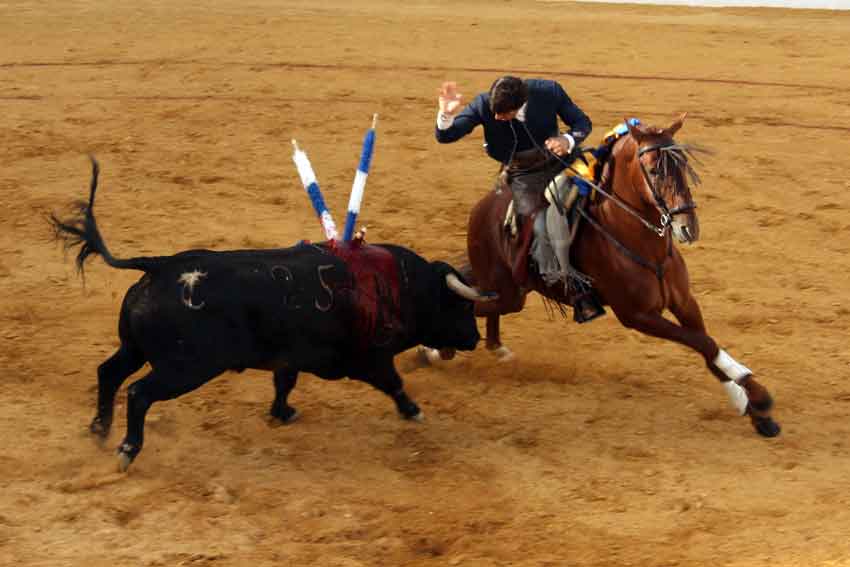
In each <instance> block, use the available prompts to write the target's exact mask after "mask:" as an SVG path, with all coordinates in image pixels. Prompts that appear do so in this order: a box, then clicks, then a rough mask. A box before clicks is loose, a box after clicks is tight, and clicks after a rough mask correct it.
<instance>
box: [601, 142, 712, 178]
mask: <svg viewBox="0 0 850 567" xmlns="http://www.w3.org/2000/svg"><path fill="white" fill-rule="evenodd" d="M641 131H642V132H643V133H644V134H646V135H648V136H662V135H663V134H664V131H663V130H661V129H659V128H656V127H654V126H644V127H643V128H642V129H641ZM626 140H630V141H631V142H632V143H633V144H635V149H637V145H638V144H637V140H635V139H634V137H633V136H631V135H630V134H629V135H626V136H623V137H621V138H620V139H619V140H617V141H616V142H615V143H614V146H613V147H612V148H611V161H612V162H613V161H614V160H615V159H616V157H617V155H618V154H619V152H620V151H622V148H623V146H624V145H625V144H626ZM669 140H670V142H672V144H671V145H669V146H663V147H661V148H659V151H660V157H659V159H658V176H659V178H660V179H661V180H664V179H667V177H668V176H670V175H671V174H672V173H673V172H675V171H679V170H680V171H682V174H683V176H685V177H687V179H689V180H690V182H691V184H692V185H699V184H701V183H702V179H700V176H699V174H698V173H697V172H696V169H695V168H694V166H693V164H694V163H695V164H697V165H703V162H702V161H701V160H700V158H699V156H700V155H712V154H713V152H712V151H711V150H710V149H708V148H707V147H705V146H701V145H698V144H693V143H678V142H675V141H674V140H673V139H672V138H669ZM682 190H683V188H682V187H680V186H679V184H678V183H676V187H675V191H676V192H681V191H682Z"/></svg>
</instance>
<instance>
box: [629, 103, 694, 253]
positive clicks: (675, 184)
mask: <svg viewBox="0 0 850 567" xmlns="http://www.w3.org/2000/svg"><path fill="white" fill-rule="evenodd" d="M685 116H686V115H685V114H683V115H682V116H680V117H679V118H678V119H677V120H676V121H675V122H673V124H671V125H670V126H669V127H667V128H664V129H659V128H655V127H651V126H643V125H640V124H638V125H633V124H631V123H630V122H629V121H628V120H627V121H626V125H627V126H628V128H629V134H631V136H632V138H633V139H634V141H635V143H636V145H637V147H636V150H635V153H634V160H633V164H634V167H636V168H637V169H638V170H637V171H634V175H633V177H632V178H633V179H635V183H634V185H635V188H636V189H637V190H638V191H639V192H641V199H642V200H643V201H645V202H646V203H649V204H650V205H652V206H654V207H655V208H656V209H658V212H659V214H660V226H661V228H666V227H667V226H670V227H672V229H673V234H674V235H675V236H676V238H677V239H678V240H679V242H683V243H686V244H690V243H692V242H696V241H697V239H699V220H698V219H697V214H696V203H694V201H693V197H692V196H691V188H690V185H689V181H690V182H691V183H693V184H694V185H696V184H698V183H699V177H698V176H697V174H696V172H695V171H694V169H693V167H692V166H691V164H690V163H689V162H688V158H689V157H693V155H692V153H691V148H690V147H688V146H686V145H682V144H677V143H676V142H675V141H674V140H673V136H674V135H675V134H676V132H678V131H679V129H680V128H681V127H682V124H683V123H684V120H685Z"/></svg>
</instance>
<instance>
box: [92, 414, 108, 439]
mask: <svg viewBox="0 0 850 567" xmlns="http://www.w3.org/2000/svg"><path fill="white" fill-rule="evenodd" d="M110 426H111V424H106V423H104V422H103V420H101V419H100V418H99V417H95V418H94V419H93V420H91V425H89V431H90V432H91V433H92V435H95V436H96V437H97V438H98V439H99V440H100V441H103V440H104V439H106V437H107V436H108V435H109V430H110V429H111V427H110Z"/></svg>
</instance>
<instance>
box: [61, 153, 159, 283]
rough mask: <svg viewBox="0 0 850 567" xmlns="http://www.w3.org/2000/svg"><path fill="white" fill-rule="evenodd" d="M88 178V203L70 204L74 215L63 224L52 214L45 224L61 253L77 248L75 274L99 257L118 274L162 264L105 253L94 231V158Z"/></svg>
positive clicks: (156, 260)
mask: <svg viewBox="0 0 850 567" xmlns="http://www.w3.org/2000/svg"><path fill="white" fill-rule="evenodd" d="M90 159H91V163H92V177H91V186H90V190H89V202H88V203H85V202H83V201H77V202H76V203H74V208H75V209H76V214H75V215H73V216H72V217H71V218H68V219H66V220H61V219H59V218H58V217H57V216H56V215H55V214H51V215H50V218H49V219H48V222H49V223H50V225H51V227H52V228H53V232H54V238H55V239H56V240H59V241H61V242H62V245H63V246H64V248H65V250H70V249H71V248H74V247H76V246H79V247H80V252H79V253H78V254H77V260H76V264H77V271H79V272H80V274H83V275H85V263H86V260H88V259H89V257H90V256H93V255H95V256H96V255H100V256H101V257H103V260H104V261H105V262H106V263H107V264H109V265H110V266H112V267H113V268H118V269H120V270H141V271H143V272H151V271H153V270H155V269H156V268H157V267H158V266H159V265H161V264H162V260H161V259H160V258H148V257H138V258H129V259H126V260H124V259H120V258H116V257H115V256H113V255H112V254H111V253H110V252H109V248H107V247H106V243H105V242H104V241H103V237H102V236H101V235H100V231H99V230H98V229H97V222H96V221H95V218H94V197H95V192H96V191H97V176H98V174H99V173H100V166H99V165H98V163H97V160H96V159H94V157H91V158H90Z"/></svg>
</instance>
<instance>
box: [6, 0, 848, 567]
mask: <svg viewBox="0 0 850 567" xmlns="http://www.w3.org/2000/svg"><path fill="white" fill-rule="evenodd" d="M186 4H187V3H183V2H177V3H174V2H164V1H162V0H154V1H151V2H133V3H129V2H117V1H114V0H106V1H100V2H94V1H91V0H79V1H70V2H62V3H58V2H50V3H48V2H34V1H11V2H4V3H2V4H0V37H2V40H0V43H2V46H3V49H2V55H0V78H2V80H1V81H0V109H2V112H0V147H1V148H2V152H0V195H1V196H2V207H0V227H2V228H1V229H0V300H2V303H0V368H2V371H3V379H2V382H0V440H2V451H0V488H1V490H0V564H2V565H27V566H35V565H38V566H65V565H81V566H92V567H101V566H104V567H105V566H114V565H122V566H123V565H128V566H132V565H144V566H147V565H162V566H171V565H193V566H196V565H215V566H231V565H252V566H265V565H293V566H294V565H321V566H329V567H359V566H373V565H376V566H396V565H398V566H438V565H439V566H442V565H449V566H454V565H474V566H488V565H514V566H527V567H532V566H544V565H545V566H562V565H563V566H618V565H634V566H659V567H660V566H673V565H681V566H712V567H717V566H749V565H772V566H785V565H801V566H811V565H850V496H848V489H850V419H848V416H850V385H848V383H847V379H846V378H847V374H848V372H850V352H848V349H847V346H846V344H847V342H846V341H847V339H846V336H847V332H848V315H850V305H848V304H847V297H848V284H847V277H848V276H847V274H848V271H850V260H848V252H849V251H850V242H848V240H847V234H848V228H850V220H848V218H847V212H848V209H850V197H848V189H850V181H848V176H847V168H848V156H850V136H848V134H850V103H848V89H850V60H848V58H847V53H848V49H850V32H848V30H850V13H837V12H819V11H783V10H750V9H726V10H719V9H686V8H682V7H669V8H666V7H646V6H645V7H630V6H625V5H600V4H574V3H570V2H533V1H530V0H528V1H517V2H492V1H486V2H468V1H464V2H428V3H421V2H391V1H389V0H364V1H362V2H361V1H358V2H353V3H352V2H348V1H343V0H326V1H324V2H305V1H301V0H292V1H287V2H274V1H271V0H251V1H249V2H244V1H236V0H216V1H214V2H207V3H200V4H198V5H192V6H187V5H186ZM507 71H510V72H514V73H515V74H519V75H521V76H525V77H529V76H540V77H549V78H554V79H557V80H559V81H561V82H562V83H563V84H564V85H565V87H566V88H567V90H568V92H569V93H571V95H572V96H573V98H574V99H575V100H576V102H578V103H579V104H580V105H581V106H582V107H583V108H584V109H585V110H586V111H587V112H588V114H590V116H591V117H592V118H593V121H594V123H595V125H596V129H595V131H594V134H593V137H592V140H593V141H594V142H596V141H598V140H599V138H600V137H601V135H602V134H603V133H604V132H605V131H606V130H607V129H608V128H610V127H611V126H612V125H614V124H615V123H616V122H617V121H618V120H620V119H622V117H623V116H639V117H641V118H642V119H643V120H644V121H645V122H650V123H656V124H660V125H666V124H668V123H669V122H670V121H671V120H672V119H673V117H674V116H676V115H677V114H678V113H680V112H684V111H687V112H689V113H690V114H689V118H688V119H687V122H686V125H685V127H684V129H683V130H682V132H681V134H680V135H679V136H678V138H679V139H681V140H684V141H691V142H698V143H701V144H704V145H707V146H710V147H712V148H713V149H714V150H715V151H716V155H715V156H713V157H712V158H710V159H709V160H708V161H707V162H706V163H705V164H704V166H703V167H702V168H701V170H700V171H701V173H702V175H703V178H704V185H703V186H702V187H700V188H698V189H697V191H696V194H695V196H696V198H697V200H698V203H699V214H700V221H701V225H702V240H701V241H700V242H699V243H698V244H697V245H695V246H693V247H689V248H687V249H685V250H683V253H684V255H685V257H686V260H687V262H688V265H689V267H690V270H691V275H692V280H693V288H694V290H695V293H696V296H697V297H698V299H699V301H700V303H701V305H702V308H703V312H704V315H705V318H706V322H707V324H708V325H709V330H710V332H711V333H712V334H713V336H715V337H716V338H717V340H718V342H720V343H721V344H722V345H723V346H724V347H725V348H726V349H727V350H728V351H729V352H730V353H731V354H732V355H733V356H735V357H736V358H738V359H739V360H740V361H741V362H743V363H744V364H746V365H748V366H749V367H751V368H752V369H753V370H754V371H755V373H756V375H757V376H758V377H759V379H761V380H762V381H763V383H764V384H765V385H766V386H768V387H769V388H770V389H771V391H772V393H773V394H774V396H775V398H776V401H777V406H776V412H775V417H776V418H777V420H778V421H779V422H780V423H781V424H782V426H783V434H782V435H781V436H780V437H778V438H776V439H770V440H766V439H763V438H760V437H758V436H757V435H756V434H755V432H754V431H753V429H752V427H751V426H750V424H749V421H748V420H747V419H746V418H739V417H737V416H735V415H734V412H733V410H732V409H731V407H730V406H729V404H728V403H727V400H726V398H725V394H724V392H723V390H722V389H721V387H720V386H719V385H718V383H717V382H716V380H715V379H714V378H713V377H712V376H711V375H710V374H709V372H708V371H707V370H706V369H705V368H704V367H703V365H702V362H701V360H700V359H699V357H698V356H697V355H695V354H693V353H691V352H689V351H687V350H686V349H684V348H682V347H679V346H676V345H673V344H665V343H661V342H659V341H656V340H652V339H649V338H645V337H643V336H640V335H638V334H636V333H634V332H630V331H626V330H624V329H623V328H622V327H620V325H619V324H618V323H617V322H616V320H615V319H614V317H613V316H611V315H609V316H608V317H606V318H604V319H602V320H598V321H595V322H593V323H590V324H588V325H584V326H578V325H576V324H574V323H573V322H571V321H562V320H560V319H551V318H549V317H548V316H547V314H546V311H545V309H544V307H543V304H542V302H541V301H540V299H539V298H538V297H531V298H529V303H528V307H527V309H526V310H525V312H523V313H522V314H520V315H513V316H510V317H508V318H507V319H506V320H505V321H504V322H503V330H504V335H503V336H504V338H505V342H506V344H508V345H509V346H510V347H511V348H513V349H514V351H515V352H516V354H517V360H516V361H515V362H512V363H509V364H501V365H500V364H497V363H496V362H495V361H494V360H493V359H492V357H491V356H490V355H489V354H488V353H487V352H486V351H484V350H483V349H482V350H479V351H476V352H473V353H468V354H465V355H463V356H460V357H459V358H458V359H457V360H455V361H453V362H451V363H449V364H446V365H444V366H442V367H440V368H416V365H415V356H414V353H413V352H408V353H404V354H402V355H400V356H399V359H398V362H399V367H400V369H401V370H402V372H403V374H404V375H405V378H406V383H407V385H408V391H409V392H410V394H411V396H412V397H413V398H414V399H416V400H417V401H418V402H419V404H420V405H421V406H422V409H423V410H424V412H425V414H426V416H427V417H426V421H425V422H424V423H422V424H417V423H408V422H405V421H402V420H400V419H399V418H398V417H397V415H396V413H395V410H394V407H393V406H392V403H391V402H390V401H389V400H388V399H386V398H385V397H384V396H383V395H382V394H379V393H377V392H376V391H373V390H372V389H371V388H370V387H368V386H366V385H363V384H360V383H354V382H349V381H341V382H324V381H321V380H318V379H316V378H314V377H310V376H305V377H304V378H302V380H301V382H300V384H299V386H298V387H297V389H296V390H295V392H294V394H293V403H294V404H295V405H296V406H297V407H298V408H299V409H300V411H301V412H302V418H301V419H300V421H298V422H296V423H295V424H293V425H291V426H287V427H273V426H272V424H270V423H269V421H268V420H267V418H266V415H267V412H268V408H269V405H270V403H271V400H272V393H273V390H272V384H271V379H270V375H269V374H268V373H263V372H254V371H248V372H245V373H244V374H229V375H225V376H222V377H221V378H219V379H217V380H216V381H214V382H212V383H210V384H208V385H207V386H205V387H204V388H202V389H200V390H198V391H195V392H193V393H191V394H189V395H186V396H184V397H182V398H180V399H178V400H175V401H172V402H166V403H162V404H158V405H155V406H154V408H153V409H152V410H151V412H150V414H149V418H148V429H147V432H148V435H147V437H146V440H145V441H146V444H145V450H144V451H143V452H142V454H141V456H140V457H139V459H138V460H137V461H136V462H135V463H134V465H133V466H132V467H131V469H130V471H129V473H128V474H120V473H118V472H117V460H116V457H115V455H114V449H115V446H116V445H117V444H118V443H119V441H120V440H121V438H122V436H123V433H124V425H125V420H124V412H125V395H126V388H122V390H121V392H120V393H119V396H118V407H117V410H116V411H117V417H116V423H115V427H114V429H113V433H112V435H111V437H110V438H109V440H108V442H107V443H106V444H105V445H104V446H99V445H97V444H96V443H95V442H94V441H93V440H92V439H91V437H90V435H89V434H88V431H87V427H88V423H89V421H90V420H91V418H92V416H93V415H94V401H95V392H96V390H95V388H96V369H97V365H98V364H99V363H100V362H101V361H102V360H104V359H105V358H106V357H107V356H108V355H109V354H110V353H111V352H112V351H113V350H114V349H115V347H116V345H117V344H118V343H117V337H116V326H117V314H118V310H119V306H120V301H121V299H122V297H123V294H124V292H125V290H126V289H127V287H128V286H129V285H130V284H131V283H132V282H134V281H135V280H136V279H137V278H138V276H139V274H138V273H135V272H120V271H116V270H113V269H110V268H107V267H106V266H105V265H104V264H103V263H102V262H101V261H100V260H95V261H94V262H92V263H91V266H90V269H89V271H88V274H87V280H86V286H85V287H83V285H82V283H81V281H80V280H79V278H78V277H77V276H76V274H75V272H74V269H73V266H72V263H71V260H72V258H71V257H67V258H65V257H63V253H62V251H61V249H60V248H59V247H58V246H57V245H56V244H55V243H53V242H51V240H50V236H51V234H50V231H49V229H48V226H47V224H46V222H45V220H44V216H45V214H47V213H49V212H51V211H54V210H56V211H60V212H61V211H66V210H67V207H68V205H69V204H70V203H71V202H72V201H73V200H75V199H79V198H83V197H84V196H85V195H86V191H87V184H88V180H89V164H88V162H87V158H86V154H87V153H89V152H90V153H93V154H95V155H96V156H97V157H98V158H99V160H100V162H101V166H102V176H101V180H102V183H101V189H100V193H99V204H98V215H99V220H100V226H101V229H102V231H103V233H104V235H105V238H106V240H107V242H108V243H109V245H110V247H111V249H112V251H113V252H114V253H115V254H116V255H118V256H124V257H127V256H131V255H138V254H167V253H173V252H177V251H179V250H183V249H187V248H196V247H209V248H212V249H216V250H224V249H233V248H244V247H277V246H284V245H290V244H293V243H295V242H296V241H297V240H299V239H301V238H309V239H319V238H320V236H321V231H320V229H319V226H318V224H317V223H316V220H315V218H314V216H313V214H312V211H311V209H310V207H309V204H308V201H307V199H306V197H305V195H304V192H303V190H302V189H301V186H300V182H299V179H298V176H297V174H296V171H295V168H294V165H293V163H292V160H291V154H292V151H291V146H290V139H291V138H297V139H298V141H299V142H300V143H301V145H302V146H303V147H304V148H305V149H306V150H307V151H308V153H309V155H310V158H311V160H312V162H313V164H314V166H315V168H316V171H317V173H318V176H319V180H320V183H321V185H322V187H323V189H324V192H325V195H326V198H327V200H328V202H329V205H330V207H331V209H332V210H333V211H334V212H335V214H336V217H337V220H338V221H340V222H341V221H342V220H343V218H344V211H345V207H346V205H347V201H348V193H349V190H350V187H351V181H352V179H353V175H354V169H355V166H356V163H357V159H358V156H359V152H360V146H361V141H362V138H363V134H364V132H365V130H366V128H367V127H368V125H369V123H370V120H371V117H372V114H373V113H375V112H377V113H379V115H380V123H379V126H378V142H377V146H376V151H375V158H374V162H373V164H372V171H371V175H370V177H369V183H368V186H367V188H366V198H365V202H364V208H363V212H362V214H361V220H362V221H363V223H364V224H366V225H368V227H369V240H370V241H372V242H382V241H392V242H396V243H400V244H403V245H407V246H410V247H412V248H414V249H416V250H417V251H419V252H420V253H422V254H423V255H425V256H427V257H428V258H430V259H447V260H450V261H453V262H455V261H458V260H459V259H461V258H463V256H464V254H465V228H466V215H467V212H468V211H469V209H470V208H471V207H472V205H473V204H474V203H475V202H476V200H477V199H479V198H480V197H481V196H482V194H484V193H485V192H486V191H487V190H488V188H489V187H490V184H491V182H492V180H493V176H494V173H495V166H494V164H493V163H492V162H491V161H489V160H488V159H487V158H486V157H485V156H484V154H483V152H482V150H481V135H480V132H477V133H476V134H475V135H473V136H471V137H469V138H467V139H465V140H463V141H461V142H459V143H457V144H454V145H447V146H440V145H438V144H437V143H436V142H435V140H434V138H433V125H434V117H435V113H436V90H437V88H438V86H439V84H440V83H441V82H442V81H444V80H455V81H457V82H458V83H459V85H460V87H461V89H462V91H463V92H464V93H465V94H467V95H468V97H470V98H471V97H472V96H473V95H474V94H476V93H477V92H478V91H481V90H485V89H486V88H487V87H488V86H489V84H490V83H491V81H492V80H493V79H494V78H495V77H496V76H498V75H499V74H501V73H503V72H507ZM482 330H483V327H482Z"/></svg>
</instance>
